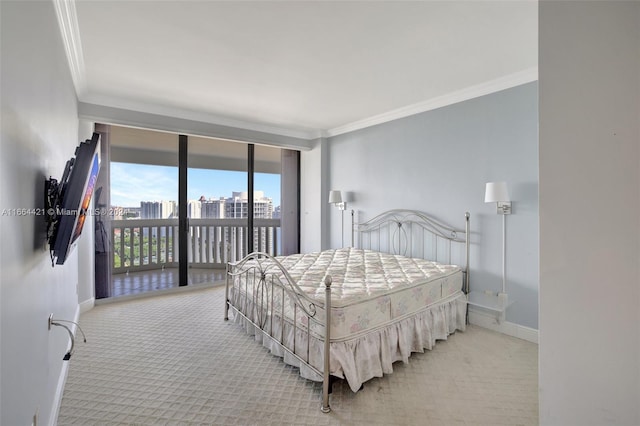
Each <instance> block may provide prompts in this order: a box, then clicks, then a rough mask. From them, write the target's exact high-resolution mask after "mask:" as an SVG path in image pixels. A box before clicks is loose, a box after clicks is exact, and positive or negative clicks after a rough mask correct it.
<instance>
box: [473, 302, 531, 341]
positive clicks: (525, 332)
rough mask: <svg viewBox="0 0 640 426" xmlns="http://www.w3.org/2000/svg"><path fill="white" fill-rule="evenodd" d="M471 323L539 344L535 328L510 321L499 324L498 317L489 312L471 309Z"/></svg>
mask: <svg viewBox="0 0 640 426" xmlns="http://www.w3.org/2000/svg"><path fill="white" fill-rule="evenodd" d="M469 322H470V323H471V324H474V325H478V326H480V327H484V328H488V329H489V330H493V331H497V332H499V333H502V334H506V335H508V336H512V337H517V338H518V339H523V340H526V341H528V342H532V343H536V344H537V343H538V330H536V329H535V328H530V327H526V326H524V325H519V324H515V323H513V322H509V321H500V322H498V319H497V318H496V316H495V315H494V314H491V313H488V312H483V311H480V310H476V309H473V308H470V309H469Z"/></svg>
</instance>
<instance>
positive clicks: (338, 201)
mask: <svg viewBox="0 0 640 426" xmlns="http://www.w3.org/2000/svg"><path fill="white" fill-rule="evenodd" d="M329 203H331V204H333V205H335V206H336V207H337V208H339V209H340V210H346V209H347V203H346V202H345V201H342V192H341V191H329Z"/></svg>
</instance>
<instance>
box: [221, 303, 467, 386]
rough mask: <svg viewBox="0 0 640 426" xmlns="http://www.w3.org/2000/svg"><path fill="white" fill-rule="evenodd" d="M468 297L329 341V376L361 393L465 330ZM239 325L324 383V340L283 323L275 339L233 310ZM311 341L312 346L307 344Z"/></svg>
mask: <svg viewBox="0 0 640 426" xmlns="http://www.w3.org/2000/svg"><path fill="white" fill-rule="evenodd" d="M466 310H467V304H466V297H465V295H464V294H463V293H462V292H459V294H456V295H454V296H453V297H452V298H449V299H448V300H447V301H444V302H440V303H438V304H434V305H431V306H429V307H427V308H425V309H424V310H422V311H420V312H418V313H415V314H413V315H412V316H410V317H407V318H403V319H399V320H397V321H395V322H393V323H391V324H388V325H386V326H383V327H380V328H378V329H375V330H371V331H369V332H367V333H366V334H364V335H359V336H357V337H354V338H351V339H349V340H345V341H337V342H331V360H330V366H331V374H332V375H333V376H337V377H340V378H344V379H346V380H347V382H348V383H349V387H350V388H351V390H352V391H353V392H357V391H358V389H360V387H361V386H362V384H363V383H364V382H366V381H367V380H369V379H372V378H374V377H381V376H382V375H383V374H390V373H392V372H393V363H394V362H396V361H402V362H405V363H406V362H408V361H409V357H410V356H411V354H412V353H413V352H424V350H425V349H429V350H430V349H432V348H433V346H434V345H435V343H436V341H437V340H446V339H447V336H449V335H450V334H451V333H454V332H455V331H456V330H461V331H464V330H465V326H466ZM231 312H233V314H234V320H235V322H236V323H239V324H242V326H243V328H244V329H245V330H246V331H247V333H248V334H250V335H253V336H255V340H256V341H258V342H261V343H262V345H263V346H264V347H266V348H267V349H269V350H270V351H271V353H272V354H274V355H277V356H280V357H282V358H283V359H284V362H286V363H287V364H290V365H293V366H295V367H298V368H299V369H300V375H301V376H302V377H304V378H306V379H309V380H314V381H322V374H321V372H322V368H323V354H324V349H323V341H322V339H321V338H318V337H315V336H313V335H310V337H308V335H307V333H306V331H303V330H300V329H296V330H294V329H293V327H291V326H290V325H288V324H287V323H286V322H285V324H284V329H285V330H284V333H282V329H281V327H280V326H279V324H280V323H281V322H280V321H273V327H269V328H266V329H269V330H271V331H272V334H273V336H276V337H272V336H269V335H268V333H267V332H265V331H263V330H261V329H260V328H258V327H256V326H255V325H253V324H252V323H251V322H249V321H247V320H246V319H245V318H244V317H243V316H242V315H238V314H237V313H236V312H235V310H233V309H231ZM294 333H295V353H296V355H297V356H298V357H299V358H300V359H298V357H296V356H294V355H292V354H291V353H290V352H289V351H287V350H285V349H284V348H283V347H282V345H281V344H280V340H282V341H283V342H284V344H285V345H286V346H287V347H288V348H293V344H294V343H293V342H294V339H293V335H294ZM308 340H310V342H309V346H307V341H308Z"/></svg>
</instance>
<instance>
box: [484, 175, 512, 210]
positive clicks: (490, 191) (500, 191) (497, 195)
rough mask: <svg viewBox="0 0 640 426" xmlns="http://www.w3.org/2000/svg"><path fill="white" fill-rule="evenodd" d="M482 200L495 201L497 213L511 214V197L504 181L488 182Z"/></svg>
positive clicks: (486, 201)
mask: <svg viewBox="0 0 640 426" xmlns="http://www.w3.org/2000/svg"><path fill="white" fill-rule="evenodd" d="M484 202H485V203H496V207H497V213H498V214H511V199H510V198H509V191H508V190H507V184H506V183H505V182H488V183H487V188H486V190H485V193H484Z"/></svg>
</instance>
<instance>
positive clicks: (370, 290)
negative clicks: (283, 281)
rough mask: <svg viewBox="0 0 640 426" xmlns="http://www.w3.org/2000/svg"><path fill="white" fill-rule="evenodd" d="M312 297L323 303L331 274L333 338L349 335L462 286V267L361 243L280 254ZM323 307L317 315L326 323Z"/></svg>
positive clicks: (414, 308) (413, 309) (422, 307)
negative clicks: (369, 247) (360, 246)
mask: <svg viewBox="0 0 640 426" xmlns="http://www.w3.org/2000/svg"><path fill="white" fill-rule="evenodd" d="M277 259H278V260H279V261H280V262H281V263H282V265H283V266H284V267H285V268H286V269H287V270H288V271H289V273H290V275H291V277H292V278H293V279H294V280H295V281H296V282H297V284H298V285H299V286H300V288H301V289H302V290H303V292H304V293H305V294H307V296H309V297H311V298H312V299H314V300H316V301H317V302H318V304H319V305H323V304H324V297H325V285H324V277H325V275H331V277H332V279H333V282H332V285H331V308H332V309H331V340H332V341H337V340H344V339H349V338H352V337H354V336H356V335H359V334H362V333H363V332H366V331H368V330H371V329H376V328H379V327H382V326H385V325H387V324H389V323H391V322H394V321H396V320H398V319H400V318H403V317H406V316H408V315H412V314H413V313H415V312H417V311H420V310H423V309H424V308H425V307H427V306H430V305H432V304H433V303H435V302H438V301H440V300H443V299H446V298H448V297H450V296H452V295H454V294H456V293H458V292H459V291H460V290H461V289H462V271H461V269H460V268H459V267H458V266H455V265H442V264H439V263H435V262H431V261H428V260H424V259H414V258H408V257H404V256H397V255H392V254H387V253H380V252H375V251H370V250H361V249H356V248H344V249H335V250H326V251H322V252H317V253H308V254H296V255H291V256H286V257H279V258H277ZM324 317H325V313H324V309H320V310H319V312H318V319H320V320H321V321H323V322H324Z"/></svg>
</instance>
